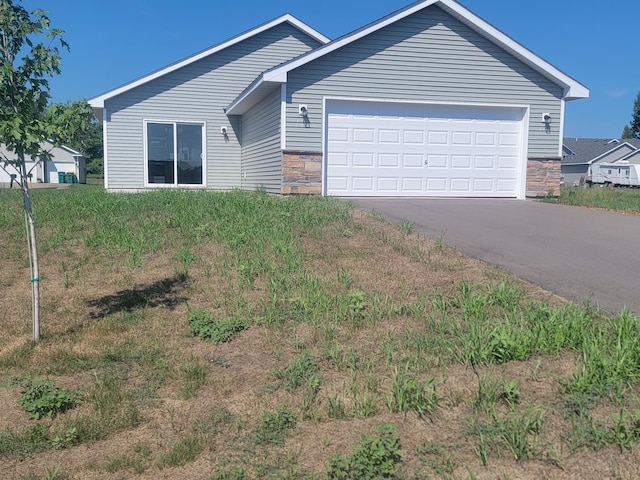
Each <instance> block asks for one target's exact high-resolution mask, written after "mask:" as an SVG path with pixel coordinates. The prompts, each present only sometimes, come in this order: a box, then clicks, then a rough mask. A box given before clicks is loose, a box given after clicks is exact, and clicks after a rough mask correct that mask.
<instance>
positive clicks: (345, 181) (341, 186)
mask: <svg viewBox="0 0 640 480" xmlns="http://www.w3.org/2000/svg"><path fill="white" fill-rule="evenodd" d="M327 189H328V190H329V191H330V192H342V193H344V194H347V193H348V192H349V178H348V177H346V176H343V177H340V176H336V175H334V176H331V177H329V178H328V179H327Z"/></svg>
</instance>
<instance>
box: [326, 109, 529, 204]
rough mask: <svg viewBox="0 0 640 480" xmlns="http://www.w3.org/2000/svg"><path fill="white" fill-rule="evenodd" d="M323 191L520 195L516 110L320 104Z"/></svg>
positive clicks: (344, 193)
mask: <svg viewBox="0 0 640 480" xmlns="http://www.w3.org/2000/svg"><path fill="white" fill-rule="evenodd" d="M326 152H327V163H326V182H327V183H326V193H327V195H340V196H442V197H518V196H522V195H523V192H521V190H523V187H522V185H524V181H523V179H524V175H525V158H524V148H523V110H522V109H515V108H495V107H475V106H473V107H471V106H429V105H405V104H391V103H390V104H380V103H366V102H337V101H336V102H328V103H327V144H326Z"/></svg>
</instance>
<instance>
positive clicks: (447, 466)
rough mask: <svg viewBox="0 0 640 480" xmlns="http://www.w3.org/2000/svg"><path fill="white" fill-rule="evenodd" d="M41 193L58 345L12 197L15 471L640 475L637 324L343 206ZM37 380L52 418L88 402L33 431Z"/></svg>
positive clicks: (244, 196)
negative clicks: (28, 385) (37, 324)
mask: <svg viewBox="0 0 640 480" xmlns="http://www.w3.org/2000/svg"><path fill="white" fill-rule="evenodd" d="M594 190H595V189H594ZM626 192H628V194H629V195H631V194H633V193H634V191H626ZM596 193H598V192H596ZM33 195H34V208H35V214H36V221H37V224H38V235H39V244H40V252H41V258H42V266H41V270H42V272H41V273H42V275H41V277H42V290H43V291H42V298H43V305H42V337H43V340H42V341H41V342H40V343H39V344H37V345H34V344H33V343H31V341H30V331H29V329H30V310H29V301H30V299H29V293H28V288H25V286H26V285H28V279H29V275H28V263H27V261H26V259H25V256H26V255H25V253H26V252H25V250H26V247H25V245H26V242H25V240H24V231H23V230H24V228H23V226H22V223H21V222H22V216H21V214H20V198H19V195H18V193H17V192H13V191H9V190H0V203H1V204H2V205H3V209H2V210H0V236H1V237H2V240H3V242H2V243H3V245H4V246H5V248H3V250H2V251H0V272H1V273H0V287H1V288H2V292H3V299H4V300H5V301H4V303H3V309H2V310H1V311H0V329H1V330H2V332H3V335H2V336H0V376H2V379H0V381H1V382H5V383H6V382H8V383H6V385H5V386H3V387H2V388H0V402H2V405H3V409H2V410H1V411H0V477H2V478H5V477H6V478H84V477H91V478H105V479H107V478H113V476H114V475H117V476H119V477H122V478H128V477H132V476H136V478H159V477H171V478H177V479H180V478H184V479H187V478H188V479H191V478H206V479H208V478H216V479H223V478H234V479H244V478H313V479H318V478H432V477H436V478H525V479H526V478H605V477H606V478H610V477H611V478H632V477H634V476H635V472H636V468H637V467H636V465H637V464H638V462H639V461H640V448H639V447H638V446H637V443H638V441H639V440H640V413H639V412H640V405H639V404H638V401H637V398H638V394H639V393H640V388H639V386H640V382H639V379H640V341H639V340H638V339H639V338H640V331H639V326H638V321H637V318H636V317H635V316H633V315H631V314H630V313H629V312H620V314H619V315H617V316H614V317H607V316H604V315H602V314H601V313H600V312H599V311H596V310H593V309H592V308H589V307H583V306H580V305H575V304H571V303H568V302H565V301H564V300H563V299H560V298H557V297H555V296H554V295H552V294H550V293H548V292H544V291H542V290H540V289H539V288H537V287H535V286H533V285H529V284H526V283H524V282H520V281H519V280H517V279H515V278H512V277H510V276H508V275H507V274H505V273H504V272H502V271H500V270H498V269H495V268H492V267H489V266H487V265H485V264H482V263H480V262H478V261H476V260H472V259H469V258H466V257H464V256H463V255H461V254H459V253H458V252H456V251H455V250H452V249H449V248H447V247H446V246H445V245H444V244H443V243H442V236H441V237H440V238H436V239H430V238H427V237H424V236H422V235H420V234H418V233H416V232H415V230H414V228H413V226H412V225H411V224H409V223H405V224H403V225H401V226H400V227H394V226H392V225H390V224H388V223H387V222H385V221H384V220H383V219H381V218H379V216H377V215H375V214H373V215H370V214H367V213H365V212H361V211H356V210H354V209H353V208H352V207H351V206H350V205H349V204H347V203H344V202H341V201H338V200H335V199H332V198H320V197H292V198H275V197H271V196H268V195H265V194H262V193H248V192H240V191H232V192H227V193H213V192H201V191H189V192H187V191H155V192H149V193H145V194H130V195H124V194H123V195H108V194H106V193H105V192H104V191H103V189H102V188H100V187H97V186H73V187H72V188H69V189H65V190H38V191H35V192H33ZM563 195H564V192H563ZM624 195H626V193H625V194H624ZM574 196H575V194H574ZM629 203H633V200H629ZM602 208H609V207H604V206H603V207H602ZM443 235H444V232H443ZM27 374H30V375H32V377H28V378H33V379H35V378H38V379H41V380H38V382H40V383H39V384H38V385H42V386H43V387H47V388H48V389H47V390H46V391H45V395H44V396H43V397H44V398H45V399H46V403H48V404H51V403H53V404H56V402H59V400H60V399H61V398H62V400H64V399H65V398H66V393H67V392H81V398H80V397H79V396H78V397H77V398H76V397H74V400H76V401H74V408H66V407H65V408H59V409H58V408H56V410H55V414H51V415H48V413H47V412H48V411H49V410H45V411H43V412H42V413H41V414H40V415H38V416H40V417H43V418H39V419H35V418H29V417H28V416H27V415H25V409H24V408H23V407H22V406H21V402H22V404H25V401H24V399H23V400H21V390H20V388H19V386H18V385H17V384H16V383H15V381H14V383H13V384H12V383H11V378H13V379H16V378H27V377H25V376H26V375H27ZM12 385H13V386H12ZM49 387H51V388H49ZM53 387H55V390H53V389H52V388H53ZM74 395H75V394H74ZM77 395H80V394H79V393H78V394H77ZM59 397H60V398H59ZM63 397H64V398H63ZM30 398H31V397H30ZM39 401H40V396H33V398H31V399H30V401H29V402H28V406H29V408H31V409H32V406H33V405H31V404H34V405H35V404H36V403H37V402H39ZM46 406H49V405H45V407H46ZM32 410H33V409H32ZM48 417H51V418H48ZM60 465H63V466H64V471H62V470H59V466H60Z"/></svg>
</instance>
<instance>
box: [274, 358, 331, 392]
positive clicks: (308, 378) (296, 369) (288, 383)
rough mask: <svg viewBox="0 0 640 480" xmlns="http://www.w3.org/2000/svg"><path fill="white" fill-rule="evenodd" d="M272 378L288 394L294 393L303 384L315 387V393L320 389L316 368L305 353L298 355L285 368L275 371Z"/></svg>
mask: <svg viewBox="0 0 640 480" xmlns="http://www.w3.org/2000/svg"><path fill="white" fill-rule="evenodd" d="M274 376H275V377H276V378H277V379H278V380H280V382H282V385H283V386H284V388H285V390H287V391H288V392H294V391H295V390H297V389H298V388H300V387H302V386H303V385H305V384H306V385H316V387H314V390H315V391H316V392H317V390H318V389H319V388H320V378H319V376H318V367H317V366H316V364H315V363H314V362H313V359H312V358H311V355H310V354H309V352H307V351H304V352H302V353H300V354H299V355H298V356H297V357H295V358H294V359H293V361H292V362H291V363H290V364H289V365H287V366H286V367H284V368H282V369H277V370H276V371H275V372H274Z"/></svg>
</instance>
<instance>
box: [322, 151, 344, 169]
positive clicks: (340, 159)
mask: <svg viewBox="0 0 640 480" xmlns="http://www.w3.org/2000/svg"><path fill="white" fill-rule="evenodd" d="M327 164H328V166H329V167H346V166H348V165H349V153H347V152H330V153H329V158H328V160H327Z"/></svg>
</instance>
